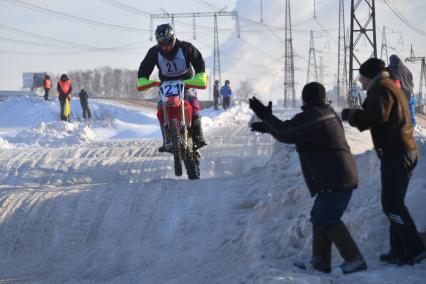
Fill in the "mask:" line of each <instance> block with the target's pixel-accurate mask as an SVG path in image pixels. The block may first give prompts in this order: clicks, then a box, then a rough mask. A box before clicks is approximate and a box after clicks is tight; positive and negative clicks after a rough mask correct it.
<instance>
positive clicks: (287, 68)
mask: <svg viewBox="0 0 426 284" xmlns="http://www.w3.org/2000/svg"><path fill="white" fill-rule="evenodd" d="M284 48H285V50H284V107H288V101H289V99H290V97H291V99H292V106H293V107H296V90H295V89H294V56H293V39H292V36H291V12H290V0H286V2H285V47H284Z"/></svg>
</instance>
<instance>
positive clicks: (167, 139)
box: [158, 126, 170, 153]
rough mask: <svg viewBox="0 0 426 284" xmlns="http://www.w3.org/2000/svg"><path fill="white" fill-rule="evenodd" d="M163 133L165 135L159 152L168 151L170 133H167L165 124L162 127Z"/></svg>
mask: <svg viewBox="0 0 426 284" xmlns="http://www.w3.org/2000/svg"><path fill="white" fill-rule="evenodd" d="M161 135H162V136H163V145H161V146H160V148H158V152H161V153H163V152H167V147H166V145H167V143H169V140H170V139H169V137H168V136H169V135H168V134H167V131H166V129H165V128H164V126H162V127H161Z"/></svg>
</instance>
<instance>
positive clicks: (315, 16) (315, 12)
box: [314, 0, 317, 20]
mask: <svg viewBox="0 0 426 284" xmlns="http://www.w3.org/2000/svg"><path fill="white" fill-rule="evenodd" d="M316 10H317V3H316V1H315V0H314V20H315V19H316V18H317V11H316Z"/></svg>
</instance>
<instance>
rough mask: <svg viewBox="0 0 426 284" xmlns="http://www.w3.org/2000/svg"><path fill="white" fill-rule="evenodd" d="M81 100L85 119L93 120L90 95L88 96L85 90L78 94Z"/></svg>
mask: <svg viewBox="0 0 426 284" xmlns="http://www.w3.org/2000/svg"><path fill="white" fill-rule="evenodd" d="M78 96H79V98H80V105H81V110H82V111H83V118H84V119H86V118H91V117H92V114H91V113H90V109H89V95H88V94H87V92H86V90H85V89H81V91H80V93H78Z"/></svg>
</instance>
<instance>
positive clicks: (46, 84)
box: [43, 75, 52, 101]
mask: <svg viewBox="0 0 426 284" xmlns="http://www.w3.org/2000/svg"><path fill="white" fill-rule="evenodd" d="M43 88H44V100H45V101H47V100H48V99H49V92H50V89H52V83H51V82H50V76H49V75H46V76H44V80H43Z"/></svg>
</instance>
